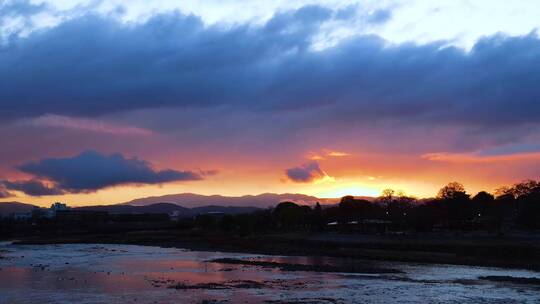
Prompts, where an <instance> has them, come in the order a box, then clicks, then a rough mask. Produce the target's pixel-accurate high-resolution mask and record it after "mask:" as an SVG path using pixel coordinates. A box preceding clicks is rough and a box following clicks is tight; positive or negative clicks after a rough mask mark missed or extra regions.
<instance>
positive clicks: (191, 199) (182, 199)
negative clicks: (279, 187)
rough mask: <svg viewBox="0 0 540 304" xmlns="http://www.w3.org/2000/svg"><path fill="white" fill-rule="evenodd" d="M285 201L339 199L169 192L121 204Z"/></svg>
mask: <svg viewBox="0 0 540 304" xmlns="http://www.w3.org/2000/svg"><path fill="white" fill-rule="evenodd" d="M283 201H292V202H295V203H297V204H301V205H314V204H315V203H316V202H320V203H321V204H335V203H337V202H338V201H339V199H334V198H317V197H315V196H310V195H305V194H297V193H283V194H276V193H263V194H259V195H244V196H222V195H200V194H194V193H180V194H169V195H163V196H151V197H145V198H139V199H135V200H132V201H129V202H126V203H123V204H121V205H132V206H145V205H150V204H155V203H170V204H176V205H179V206H183V207H187V208H197V207H200V206H227V207H258V208H268V207H274V206H275V205H277V204H279V203H281V202H283Z"/></svg>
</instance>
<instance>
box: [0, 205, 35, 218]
mask: <svg viewBox="0 0 540 304" xmlns="http://www.w3.org/2000/svg"><path fill="white" fill-rule="evenodd" d="M35 207H36V206H34V205H31V204H24V203H19V202H0V216H7V215H10V214H12V213H26V212H30V211H32V209H34V208H35Z"/></svg>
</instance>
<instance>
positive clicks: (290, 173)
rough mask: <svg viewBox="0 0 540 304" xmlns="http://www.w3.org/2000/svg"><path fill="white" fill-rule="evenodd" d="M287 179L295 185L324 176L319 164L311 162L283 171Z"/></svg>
mask: <svg viewBox="0 0 540 304" xmlns="http://www.w3.org/2000/svg"><path fill="white" fill-rule="evenodd" d="M285 174H286V175H287V178H288V179H289V180H291V181H293V182H297V183H308V182H312V181H314V180H317V179H320V178H322V177H324V176H325V174H324V172H323V171H322V170H321V167H320V166H319V163H317V162H315V161H313V162H309V163H305V164H303V165H301V166H298V167H293V168H290V169H287V170H285Z"/></svg>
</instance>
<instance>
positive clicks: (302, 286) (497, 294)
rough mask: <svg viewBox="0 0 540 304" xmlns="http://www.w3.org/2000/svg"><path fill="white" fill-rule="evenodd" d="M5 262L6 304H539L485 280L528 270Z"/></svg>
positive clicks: (0, 262) (89, 247) (126, 250)
mask: <svg viewBox="0 0 540 304" xmlns="http://www.w3.org/2000/svg"><path fill="white" fill-rule="evenodd" d="M0 257H1V258H0V303H2V304H3V303H222V302H224V303H540V286H537V285H536V286H535V285H526V284H513V283H502V282H490V281H486V280H481V279H478V278H479V277H480V276H487V275H496V276H515V277H535V278H540V273H538V272H532V271H525V270H523V271H520V270H506V269H497V268H485V267H469V266H449V265H425V264H409V263H390V262H373V261H363V262H362V261H361V262H360V263H366V265H370V266H379V267H384V268H394V269H398V270H401V271H403V273H401V274H361V273H360V274H352V273H317V272H299V271H295V272H290V271H282V270H278V269H275V268H262V267H259V266H251V265H249V266H248V265H230V264H219V263H213V262H208V261H209V260H212V259H216V258H236V259H238V258H245V259H252V260H263V261H272V262H280V263H291V264H340V265H347V263H351V261H348V260H341V259H331V258H308V257H271V256H261V255H248V254H233V253H220V252H197V251H187V250H182V249H172V248H158V247H145V246H129V245H98V244H95V245H93V244H82V245H79V244H77V245H42V246H23V245H12V244H10V243H0ZM356 263H358V261H356ZM209 283H212V284H209ZM174 286H176V287H179V286H180V287H179V288H171V287H174ZM186 286H188V288H184V287H186Z"/></svg>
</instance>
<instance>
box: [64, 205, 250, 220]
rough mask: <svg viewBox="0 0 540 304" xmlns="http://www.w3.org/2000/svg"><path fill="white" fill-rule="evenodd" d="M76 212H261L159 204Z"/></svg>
mask: <svg viewBox="0 0 540 304" xmlns="http://www.w3.org/2000/svg"><path fill="white" fill-rule="evenodd" d="M74 210H91V211H106V212H109V213H112V214H114V213H116V214H120V213H154V214H155V213H167V214H170V213H172V212H175V211H177V212H179V215H180V217H191V216H195V215H198V214H204V213H208V212H223V213H225V214H241V213H251V212H254V211H257V210H259V208H256V207H226V206H202V207H196V208H191V209H190V208H184V207H182V206H179V205H176V204H171V203H157V204H151V205H146V206H131V205H103V206H88V207H78V208H74Z"/></svg>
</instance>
